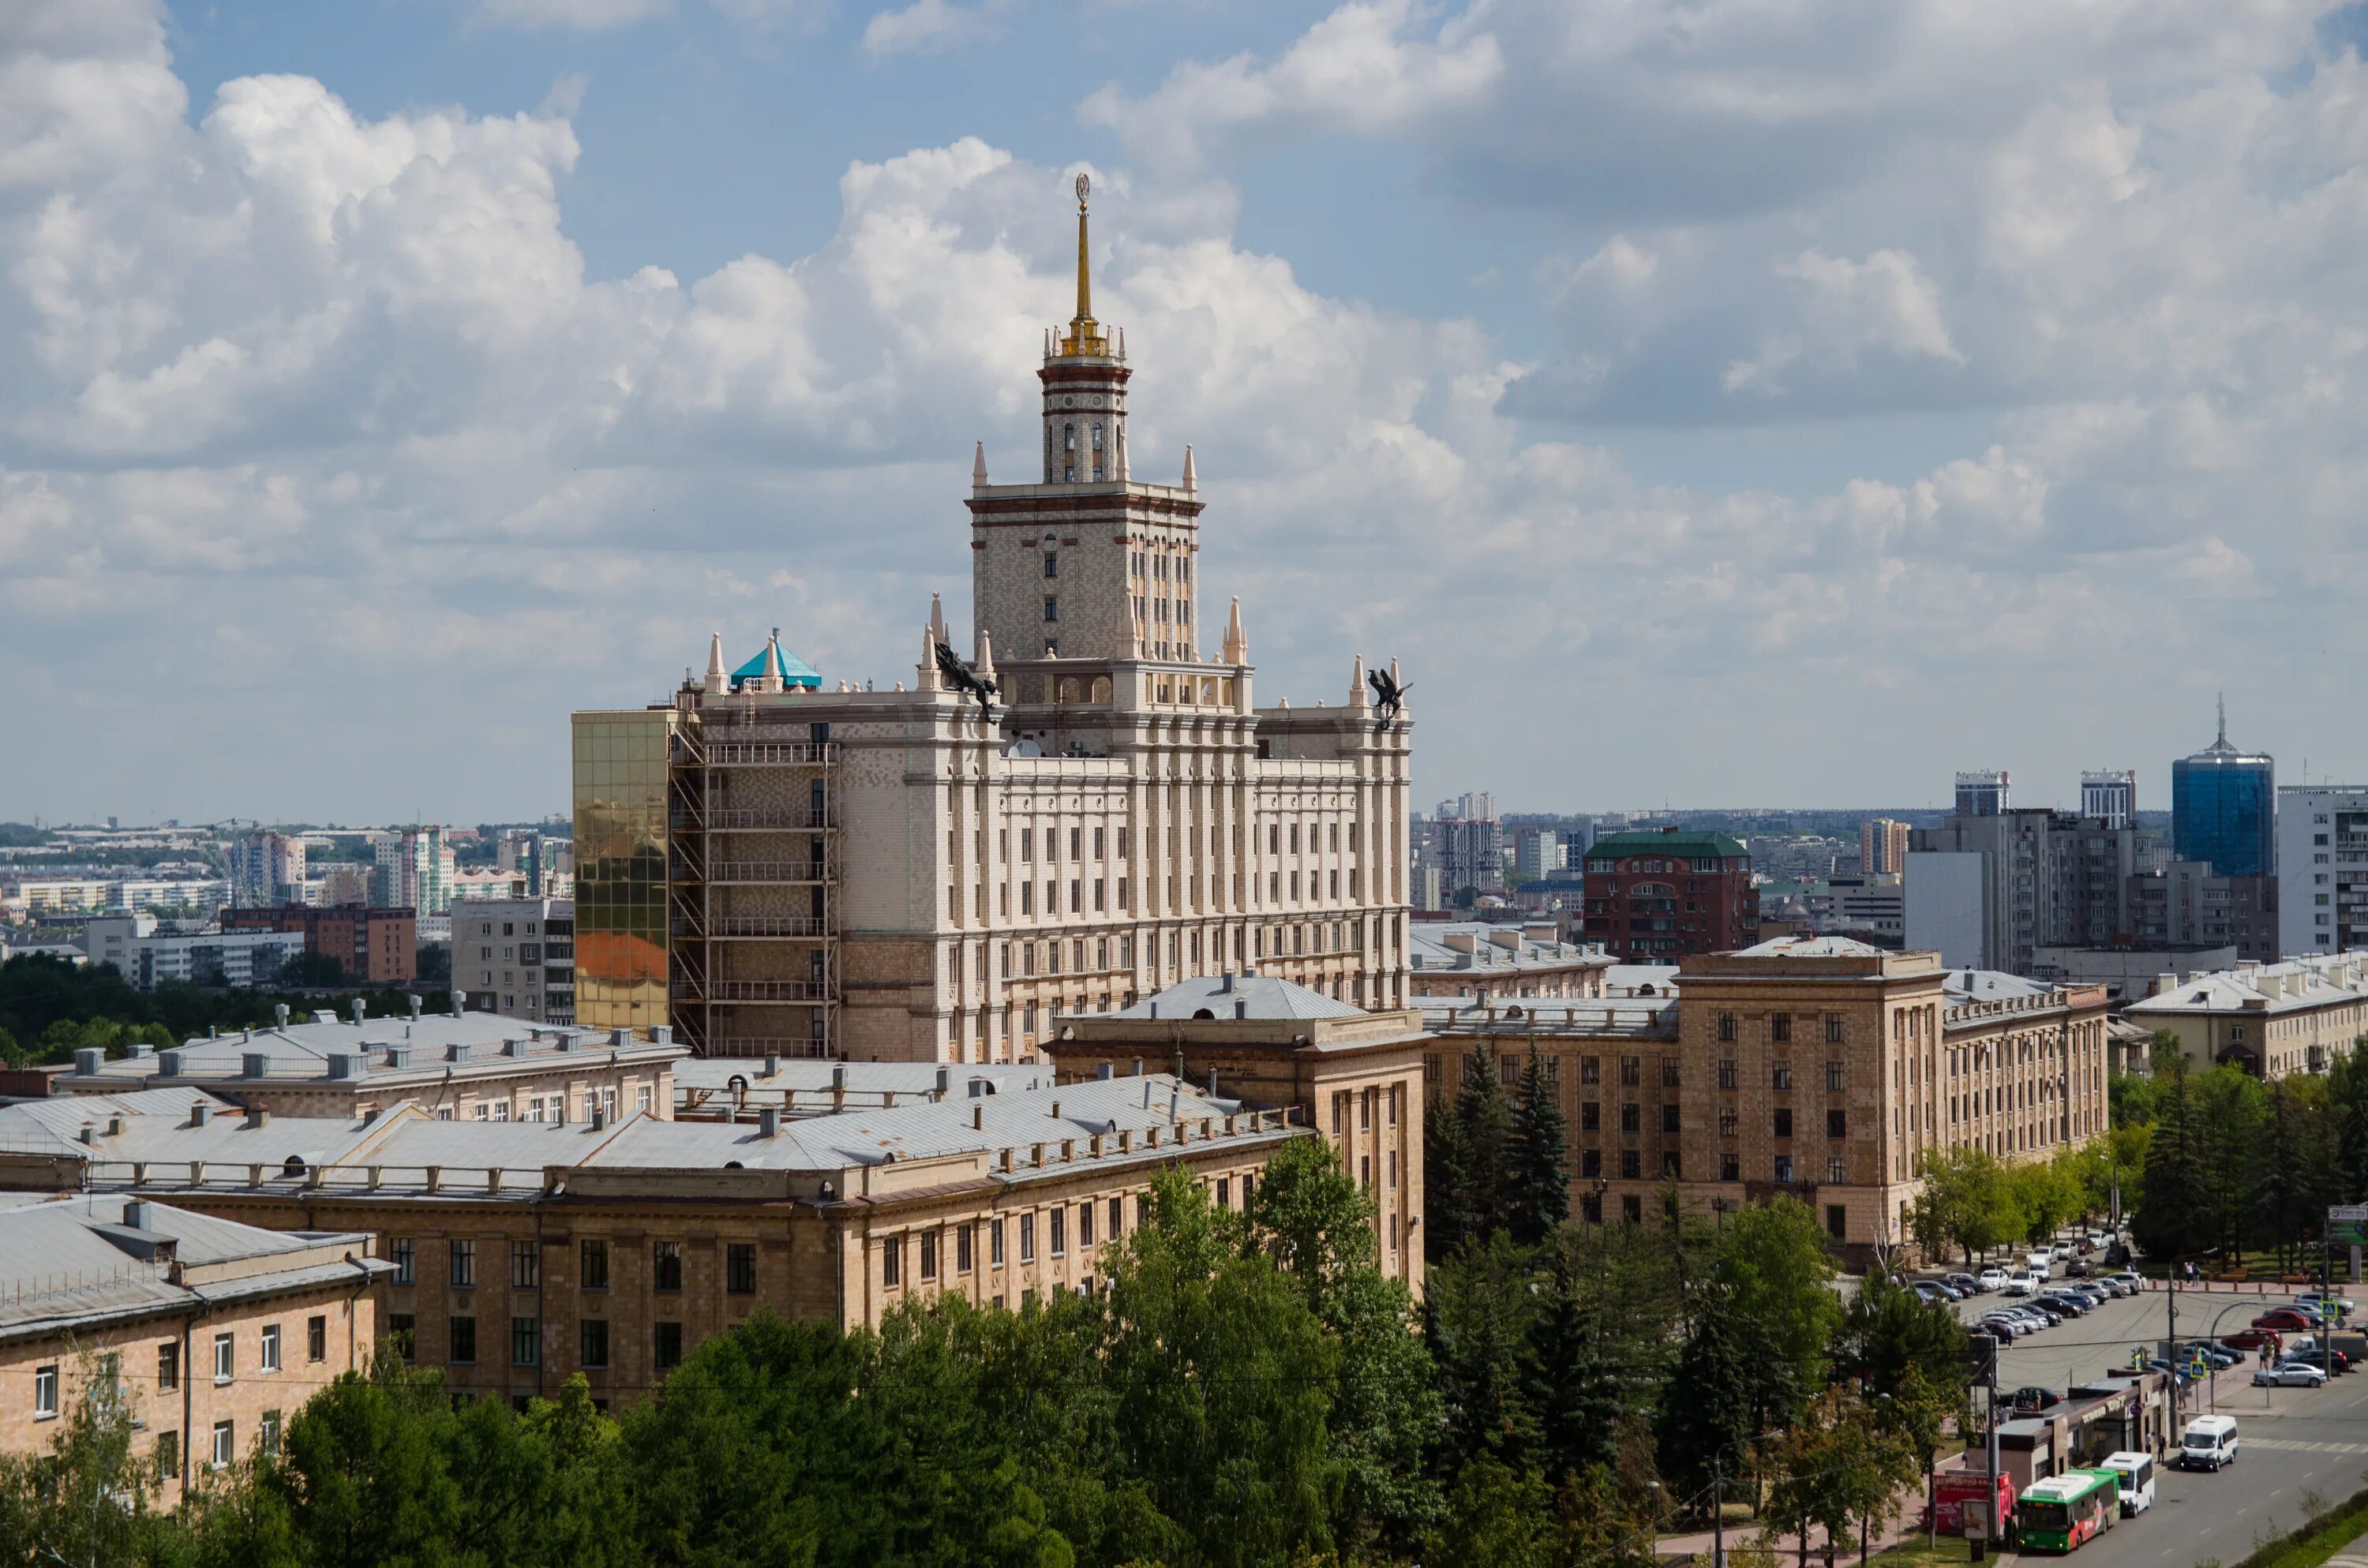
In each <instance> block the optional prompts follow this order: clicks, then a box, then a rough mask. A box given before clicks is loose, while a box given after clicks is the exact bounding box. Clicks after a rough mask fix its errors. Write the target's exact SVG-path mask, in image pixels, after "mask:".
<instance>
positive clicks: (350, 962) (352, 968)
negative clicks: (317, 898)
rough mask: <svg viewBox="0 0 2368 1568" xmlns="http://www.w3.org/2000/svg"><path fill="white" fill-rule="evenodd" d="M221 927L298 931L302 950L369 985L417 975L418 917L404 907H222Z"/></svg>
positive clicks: (400, 981)
mask: <svg viewBox="0 0 2368 1568" xmlns="http://www.w3.org/2000/svg"><path fill="white" fill-rule="evenodd" d="M222 929H223V930H225V931H302V932H303V933H304V948H305V950H306V951H307V952H314V953H326V954H328V955H329V956H330V957H331V958H333V959H335V960H337V961H338V962H339V963H341V964H343V965H345V966H346V972H347V973H348V974H351V975H354V976H356V977H358V978H359V979H362V980H366V981H368V982H369V983H371V984H372V985H400V984H402V983H404V982H405V981H407V980H411V979H414V978H416V976H417V974H418V973H419V921H418V918H417V916H416V915H414V913H413V912H412V911H410V910H408V909H373V908H371V907H370V906H369V905H368V904H360V903H341V904H333V905H330V906H328V907H326V908H321V909H315V908H313V906H312V905H310V904H304V903H283V904H280V905H278V906H277V907H274V908H269V909H225V910H223V911H222Z"/></svg>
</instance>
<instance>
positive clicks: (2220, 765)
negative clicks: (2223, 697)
mask: <svg viewBox="0 0 2368 1568" xmlns="http://www.w3.org/2000/svg"><path fill="white" fill-rule="evenodd" d="M2277 808H2278V792H2277V764H2276V763H2275V762H2274V761H2272V760H2271V758H2270V757H2269V756H2266V755H2263V754H2260V753H2254V752H2246V751H2239V750H2238V749H2237V747H2235V746H2233V745H2230V744H2228V711H2227V709H2226V706H2225V705H2224V706H2223V707H2222V708H2221V710H2220V733H2219V736H2218V738H2217V739H2215V740H2214V741H2213V743H2212V744H2210V745H2208V746H2206V747H2205V748H2204V749H2203V750H2202V751H2200V752H2197V753H2196V754H2195V755H2194V756H2182V757H2180V759H2179V760H2178V761H2176V762H2174V763H2172V764H2171V765H2170V842H2171V849H2172V852H2173V854H2174V855H2175V856H2176V857H2177V858H2179V859H2181V860H2208V861H2210V862H2211V864H2212V869H2214V871H2217V872H2218V873H2219V874H2220V875H2222V876H2224V877H2270V876H2275V875H2277V873H2278V871H2279V869H2280V868H2279V865H2278V858H2277V851H2278V844H2277V836H2276V835H2277Z"/></svg>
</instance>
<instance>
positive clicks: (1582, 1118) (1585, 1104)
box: [1578, 1100, 1603, 1132]
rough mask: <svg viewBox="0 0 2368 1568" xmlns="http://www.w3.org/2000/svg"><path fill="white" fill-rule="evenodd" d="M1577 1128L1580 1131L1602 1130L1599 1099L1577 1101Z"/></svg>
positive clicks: (1600, 1102) (1601, 1112)
mask: <svg viewBox="0 0 2368 1568" xmlns="http://www.w3.org/2000/svg"><path fill="white" fill-rule="evenodd" d="M1578 1130H1579V1131H1581V1132H1600V1131H1602V1130H1603V1102H1602V1101H1601V1100H1582V1101H1580V1102H1579V1107H1578Z"/></svg>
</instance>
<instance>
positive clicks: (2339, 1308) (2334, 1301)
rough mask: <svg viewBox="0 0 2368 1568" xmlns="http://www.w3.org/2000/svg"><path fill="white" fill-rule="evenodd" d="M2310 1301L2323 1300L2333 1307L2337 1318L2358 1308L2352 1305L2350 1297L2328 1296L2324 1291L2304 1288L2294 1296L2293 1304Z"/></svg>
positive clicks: (2344, 1316) (2346, 1316) (2345, 1315)
mask: <svg viewBox="0 0 2368 1568" xmlns="http://www.w3.org/2000/svg"><path fill="white" fill-rule="evenodd" d="M2311 1301H2325V1302H2326V1303H2327V1304H2328V1305H2329V1306H2331V1307H2333V1308H2334V1309H2335V1315H2336V1316H2337V1317H2339V1318H2348V1317H2350V1316H2351V1314H2352V1313H2353V1312H2356V1311H2358V1310H2359V1309H2358V1308H2357V1307H2356V1306H2354V1305H2353V1303H2352V1301H2351V1298H2349V1297H2346V1296H2330V1295H2328V1294H2326V1293H2325V1292H2324V1291H2319V1290H2305V1291H2304V1292H2303V1293H2302V1294H2301V1295H2299V1296H2296V1297H2295V1298H2294V1304H2295V1305H2296V1306H2301V1305H2304V1304H2305V1303H2307V1302H2311Z"/></svg>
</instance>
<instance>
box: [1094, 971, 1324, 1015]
mask: <svg viewBox="0 0 2368 1568" xmlns="http://www.w3.org/2000/svg"><path fill="white" fill-rule="evenodd" d="M1204 1012H1205V1013H1206V1014H1207V1015H1208V1016H1209V1017H1212V1018H1269V1019H1271V1018H1357V1017H1364V1016H1365V1010H1364V1009H1363V1008H1362V1007H1358V1006H1351V1005H1350V1004H1349V1003H1347V1002H1336V1001H1334V1000H1333V999H1332V998H1331V997H1329V996H1326V995H1325V994H1323V993H1322V992H1320V991H1311V990H1309V989H1308V988H1307V987H1306V986H1304V985H1301V984H1299V983H1296V982H1293V981H1289V980H1277V979H1275V978H1274V977H1273V976H1271V975H1264V974H1233V975H1211V974H1201V975H1193V976H1191V977H1190V978H1188V979H1184V980H1179V981H1178V982H1177V983H1175V984H1173V985H1171V986H1169V987H1168V988H1167V990H1165V991H1162V992H1159V993H1157V994H1154V995H1151V996H1147V997H1145V998H1144V999H1143V1000H1142V1001H1140V1002H1137V1003H1136V1004H1135V1005H1134V1006H1132V1007H1121V1009H1119V1010H1118V1011H1117V1012H1115V1013H1098V1014H1095V1015H1093V1016H1094V1017H1117V1018H1168V1019H1178V1020H1189V1019H1190V1018H1193V1017H1197V1016H1199V1015H1201V1014H1202V1013H1204Z"/></svg>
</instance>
